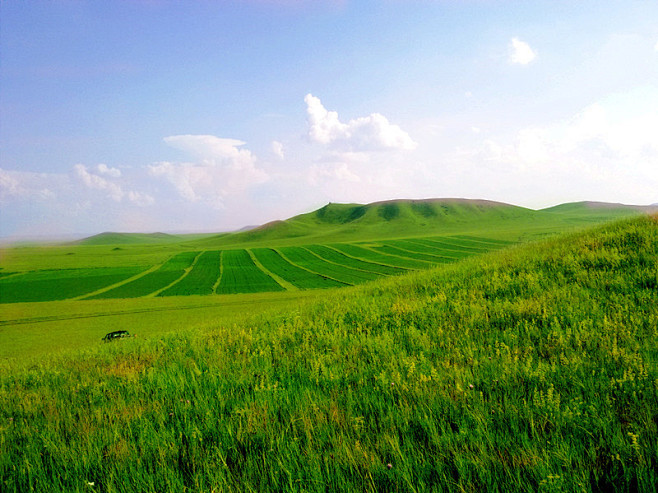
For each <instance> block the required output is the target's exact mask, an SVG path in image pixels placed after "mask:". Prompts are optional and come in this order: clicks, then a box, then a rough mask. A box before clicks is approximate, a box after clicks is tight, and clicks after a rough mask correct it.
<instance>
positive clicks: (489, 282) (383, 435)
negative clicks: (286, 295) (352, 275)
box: [0, 218, 658, 491]
mask: <svg viewBox="0 0 658 493" xmlns="http://www.w3.org/2000/svg"><path fill="white" fill-rule="evenodd" d="M657 262H658V224H657V223H656V221H655V220H654V219H650V218H640V219H635V220H632V221H628V222H624V223H619V224H615V225H611V226H606V227H603V228H598V229H596V230H593V231H590V232H587V233H583V234H577V235H571V236H569V237H560V238H556V239H554V240H551V241H548V242H543V243H541V244H534V245H527V246H523V247H515V248H513V249H509V250H504V251H501V252H498V253H495V254H491V255H488V256H484V257H478V258H471V259H468V260H466V261H464V262H461V263H458V264H452V265H449V266H446V267H442V268H440V269H437V270H432V271H424V272H418V273H414V274H412V275H410V276H405V277H402V278H389V279H384V280H381V281H377V282H376V283H372V284H368V285H364V286H361V287H357V288H348V289H342V290H337V291H327V292H326V295H325V296H323V298H322V301H319V302H316V303H313V304H309V305H302V306H299V307H298V308H297V307H294V306H293V305H288V306H287V307H286V309H285V311H282V312H280V313H278V314H275V313H273V312H270V313H268V314H267V316H260V317H259V316H256V317H251V318H245V319H242V320H240V321H239V322H237V321H236V323H230V321H229V320H228V319H227V320H226V323H222V324H217V325H216V326H215V328H214V329H213V330H210V331H209V330H204V331H198V332H195V331H181V332H180V333H179V334H171V335H169V336H163V337H154V338H150V339H147V340H124V341H120V342H119V343H116V344H107V345H104V346H102V347H100V348H99V349H95V350H88V351H86V352H82V353H78V354H75V355H74V354H71V355H67V356H63V357H59V358H53V359H48V358H46V359H44V360H43V361H42V362H40V363H37V364H34V365H33V366H32V367H31V368H23V369H21V368H19V367H16V368H12V367H11V366H10V365H5V367H4V368H3V371H2V377H1V379H0V444H1V446H2V450H3V453H2V455H1V456H0V477H1V481H2V483H1V484H2V485H3V490H5V491H30V490H34V491H89V490H90V488H92V487H91V486H89V483H93V484H94V485H93V491H184V490H185V489H189V490H192V491H263V490H274V491H332V490H342V491H346V490H356V491H427V490H436V491H602V490H603V491H609V490H617V491H655V490H656V486H655V485H656V484H657V483H658V478H657V477H656V476H657V474H656V471H657V470H658V467H657V466H658V464H657V459H656V458H657V457H658V443H657V442H658V441H657V440H656V437H657V436H658V428H657V427H658V423H657V422H656V420H655V416H656V412H655V411H656V409H658V364H657V363H658V337H657V336H658V329H657V327H658V271H657V268H656V265H657Z"/></svg>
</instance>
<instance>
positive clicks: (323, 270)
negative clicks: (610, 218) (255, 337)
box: [0, 236, 506, 303]
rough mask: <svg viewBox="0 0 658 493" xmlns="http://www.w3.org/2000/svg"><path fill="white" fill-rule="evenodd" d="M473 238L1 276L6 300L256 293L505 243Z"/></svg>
mask: <svg viewBox="0 0 658 493" xmlns="http://www.w3.org/2000/svg"><path fill="white" fill-rule="evenodd" d="M505 245H506V243H504V242H501V241H500V240H490V239H487V238H473V237H467V236H455V237H436V238H414V239H400V240H387V241H381V242H369V243H365V242H364V243H341V244H331V245H306V246H293V247H281V248H253V249H239V250H238V249H236V250H221V251H220V250H215V251H202V252H199V251H194V252H182V253H178V254H176V255H173V256H172V257H170V258H169V259H168V260H167V261H166V262H164V263H163V264H161V265H157V266H151V268H148V269H144V267H122V268H109V267H108V268H95V269H60V270H55V269H53V270H42V271H32V272H26V273H22V274H21V273H15V274H12V273H3V275H2V276H0V303H15V302H22V301H53V300H62V299H71V298H82V299H105V298H137V297H143V296H181V295H211V294H232V293H257V292H272V291H283V290H286V289H318V288H333V287H342V286H348V285H354V284H360V283H364V282H368V281H371V280H374V279H378V278H381V277H384V276H394V275H399V274H403V273H405V272H408V271H409V270H417V269H426V268H429V267H431V266H434V265H438V264H443V263H447V262H454V261H457V260H460V259H462V258H465V257H468V256H471V255H476V254H480V253H485V252H488V251H490V250H495V249H499V248H502V247H504V246H505Z"/></svg>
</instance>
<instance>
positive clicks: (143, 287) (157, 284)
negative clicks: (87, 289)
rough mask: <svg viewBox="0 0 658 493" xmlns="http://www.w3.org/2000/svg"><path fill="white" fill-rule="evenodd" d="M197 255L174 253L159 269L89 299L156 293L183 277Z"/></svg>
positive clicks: (197, 253)
mask: <svg viewBox="0 0 658 493" xmlns="http://www.w3.org/2000/svg"><path fill="white" fill-rule="evenodd" d="M197 255H199V252H183V253H179V254H177V255H174V256H173V257H172V258H170V259H169V260H167V261H166V262H165V263H164V264H162V266H160V268H159V269H157V270H155V271H153V272H151V273H149V274H146V275H145V276H142V277H140V278H138V279H135V280H134V281H131V282H129V283H126V284H122V285H121V286H117V287H116V288H114V289H111V290H109V291H105V292H104V293H99V294H97V295H95V296H91V297H90V298H89V299H102V298H138V297H140V296H147V295H149V294H152V293H155V292H157V291H158V290H160V289H163V288H166V287H167V286H169V285H170V284H171V283H172V282H174V281H176V279H179V278H180V277H182V276H183V275H184V274H185V270H186V269H188V268H189V267H190V266H191V265H192V262H194V259H195V258H196V257H197Z"/></svg>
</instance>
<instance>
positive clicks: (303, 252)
mask: <svg viewBox="0 0 658 493" xmlns="http://www.w3.org/2000/svg"><path fill="white" fill-rule="evenodd" d="M280 251H281V253H282V254H283V256H284V257H285V258H287V259H288V260H289V261H290V262H292V263H293V264H296V265H299V266H301V267H303V268H305V269H308V270H310V271H313V272H316V273H318V274H320V275H323V276H327V277H331V278H332V279H336V280H338V281H341V282H345V283H348V284H360V283H364V282H367V281H372V280H374V279H378V278H379V277H381V276H380V274H376V273H374V272H366V271H361V270H356V269H351V268H349V267H346V266H343V265H336V264H332V263H331V262H327V261H326V260H322V259H321V258H319V257H318V256H316V255H314V254H313V253H311V252H310V251H309V250H307V249H306V248H303V247H285V248H281V249H280Z"/></svg>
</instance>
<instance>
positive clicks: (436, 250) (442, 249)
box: [389, 239, 473, 262]
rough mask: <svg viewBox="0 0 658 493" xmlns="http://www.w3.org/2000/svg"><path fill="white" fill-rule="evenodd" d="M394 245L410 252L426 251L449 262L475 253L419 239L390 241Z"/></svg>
mask: <svg viewBox="0 0 658 493" xmlns="http://www.w3.org/2000/svg"><path fill="white" fill-rule="evenodd" d="M389 244H390V245H392V246H395V247H398V248H402V249H404V250H408V251H410V252H414V253H426V254H428V255H434V256H437V257H439V259H440V260H441V261H444V259H445V261H447V262H452V261H455V260H459V259H461V258H464V257H470V256H471V255H473V253H472V252H471V253H464V252H463V251H461V250H453V249H450V248H447V247H446V246H445V245H443V244H441V245H439V244H435V245H431V244H430V245H428V244H426V243H422V242H421V241H419V240H415V239H414V240H396V241H395V242H391V243H389Z"/></svg>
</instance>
